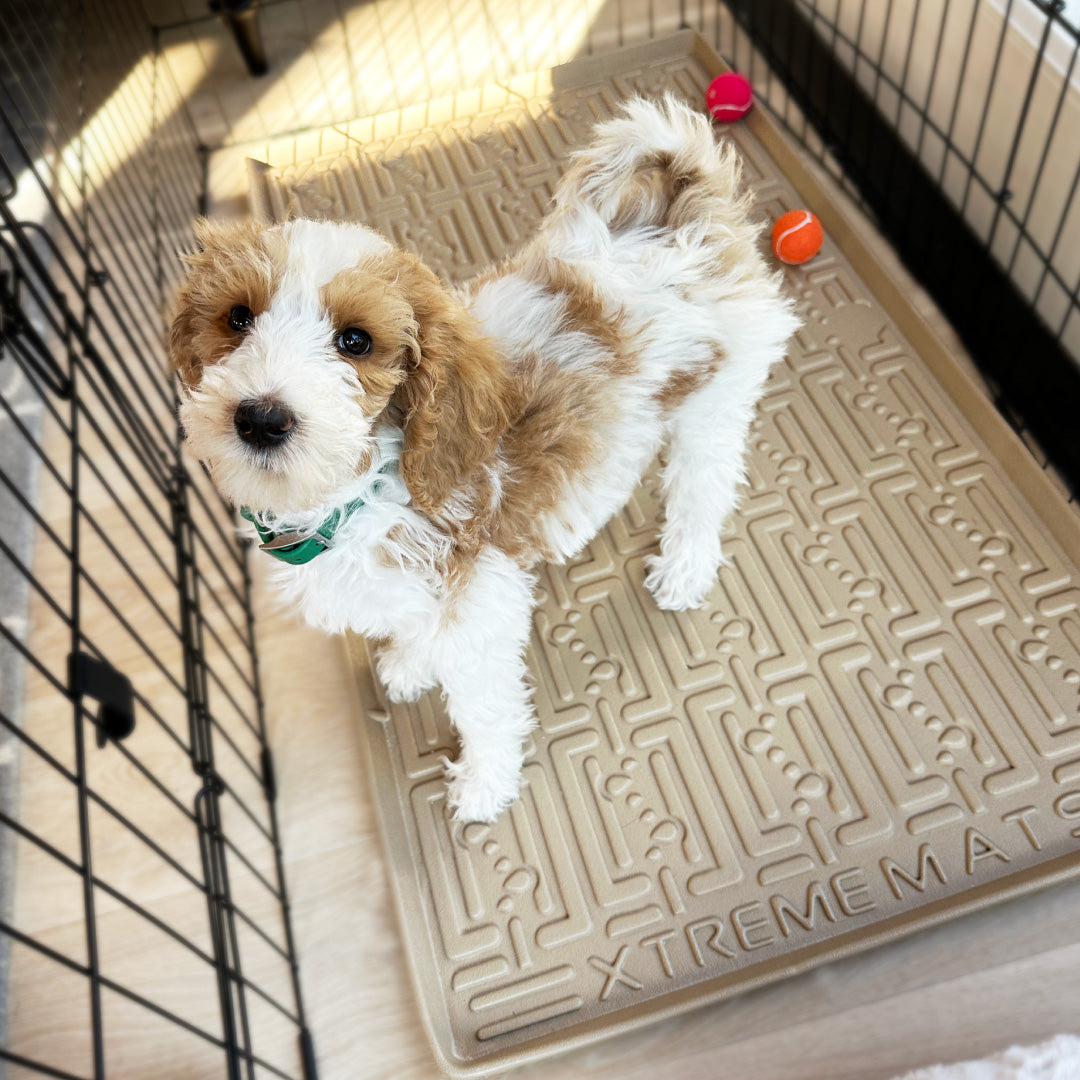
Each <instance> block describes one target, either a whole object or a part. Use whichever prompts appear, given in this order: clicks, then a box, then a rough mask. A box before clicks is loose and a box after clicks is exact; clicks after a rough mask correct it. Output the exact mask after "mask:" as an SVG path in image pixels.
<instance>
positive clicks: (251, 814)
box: [218, 774, 273, 843]
mask: <svg viewBox="0 0 1080 1080" xmlns="http://www.w3.org/2000/svg"><path fill="white" fill-rule="evenodd" d="M256 776H258V774H256ZM218 779H219V780H220V781H221V792H220V793H219V795H228V796H229V797H230V798H231V799H232V800H233V801H234V802H235V803H236V805H237V806H238V807H239V808H240V810H241V811H242V812H243V814H244V816H245V817H246V818H248V820H249V821H250V822H251V824H252V825H254V826H255V828H256V829H258V830H259V832H260V833H262V835H263V838H264V839H266V840H269V841H270V842H271V843H273V837H272V836H271V835H270V830H269V829H268V828H267V827H266V826H265V825H264V824H263V823H262V822H261V821H260V820H259V819H258V817H257V815H256V814H255V811H254V810H252V809H251V807H250V806H248V804H247V803H246V802H245V801H244V799H242V798H241V797H240V796H239V795H238V794H237V793H236V789H235V788H234V787H233V786H232V785H231V784H229V783H227V782H226V781H225V780H223V779H222V778H221V775H220V774H219V775H218ZM258 779H259V783H260V785H261V784H262V777H261V776H259V777H258Z"/></svg>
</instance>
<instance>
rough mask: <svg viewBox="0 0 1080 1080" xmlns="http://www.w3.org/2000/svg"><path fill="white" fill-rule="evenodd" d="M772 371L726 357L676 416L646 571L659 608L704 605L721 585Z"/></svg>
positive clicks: (762, 366) (681, 406) (674, 608)
mask: <svg viewBox="0 0 1080 1080" xmlns="http://www.w3.org/2000/svg"><path fill="white" fill-rule="evenodd" d="M767 374H768V364H754V365H749V364H743V365H737V364H736V363H734V362H733V361H730V360H728V361H724V365H723V366H721V368H720V369H719V370H718V371H717V373H716V374H715V375H713V376H712V378H711V379H710V380H709V382H708V383H707V384H706V385H705V386H703V387H702V388H701V389H700V390H698V391H696V392H695V393H693V394H692V395H691V396H689V397H688V398H686V399H685V400H684V401H683V402H682V403H681V404H680V405H679V406H678V407H677V409H676V410H675V412H674V413H673V415H672V416H671V419H670V421H669V444H668V460H667V465H666V466H665V467H664V470H663V473H662V475H661V482H662V489H663V499H664V524H663V527H662V528H661V532H660V554H659V555H653V556H650V557H649V559H648V561H647V567H648V575H647V577H646V578H645V586H646V588H647V589H648V590H649V591H650V592H651V593H652V594H653V597H654V598H655V599H656V602H657V604H658V605H659V606H660V607H661V608H665V609H667V610H675V611H681V610H684V609H686V608H696V607H701V606H702V605H703V604H704V603H705V598H706V595H707V594H708V592H709V590H710V589H711V588H712V587H713V586H714V585H715V584H716V573H717V570H718V569H719V567H720V566H721V565H723V561H724V559H723V552H722V551H721V545H720V530H721V528H722V527H723V525H724V522H725V521H726V520H727V518H728V516H729V515H730V513H731V512H732V510H733V509H734V508H735V503H736V501H737V497H738V492H737V488H738V486H739V484H741V483H742V482H743V480H744V479H745V453H746V437H747V433H748V431H749V428H750V421H751V419H752V418H753V414H754V406H755V405H756V404H757V401H758V398H759V397H760V396H761V388H762V386H763V384H764V382H765V378H766V376H767Z"/></svg>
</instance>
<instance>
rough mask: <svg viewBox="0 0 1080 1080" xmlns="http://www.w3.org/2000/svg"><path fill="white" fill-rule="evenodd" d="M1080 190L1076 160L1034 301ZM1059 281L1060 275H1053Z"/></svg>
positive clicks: (1059, 333)
mask: <svg viewBox="0 0 1080 1080" xmlns="http://www.w3.org/2000/svg"><path fill="white" fill-rule="evenodd" d="M1078 190H1080V162H1077V165H1076V171H1075V172H1074V173H1073V178H1072V183H1071V184H1070V185H1069V194H1068V197H1067V198H1066V199H1065V203H1064V206H1063V208H1062V211H1061V216H1060V217H1059V218H1058V225H1057V230H1056V232H1055V233H1054V240H1053V243H1052V244H1051V245H1050V251H1049V253H1048V254H1047V257H1046V259H1045V260H1044V262H1043V269H1042V274H1041V276H1040V277H1039V283H1038V285H1036V287H1035V295H1034V302H1037V301H1038V299H1039V297H1040V295H1041V294H1042V290H1043V286H1044V285H1045V284H1046V279H1047V277H1048V276H1050V275H1051V263H1052V260H1053V258H1054V256H1055V255H1057V250H1058V245H1059V244H1060V243H1061V238H1062V237H1063V236H1064V235H1065V222H1066V220H1067V218H1068V216H1069V213H1070V211H1071V210H1072V208H1073V206H1074V205H1075V201H1076V193H1077V191H1078ZM1053 276H1054V277H1056V278H1058V280H1059V281H1060V276H1059V275H1057V274H1054V275H1053ZM1062 287H1063V289H1064V290H1065V292H1066V294H1068V293H1069V291H1070V289H1069V286H1068V285H1065V284H1064V283H1063V284H1062ZM1074 301H1075V298H1074ZM1071 314H1072V308H1066V312H1065V317H1064V318H1063V319H1062V321H1061V324H1060V326H1059V327H1058V331H1057V336H1058V338H1060V337H1061V336H1062V334H1064V332H1065V323H1066V321H1067V320H1068V317H1069V315H1071Z"/></svg>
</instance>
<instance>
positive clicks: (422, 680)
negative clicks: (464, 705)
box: [375, 645, 436, 704]
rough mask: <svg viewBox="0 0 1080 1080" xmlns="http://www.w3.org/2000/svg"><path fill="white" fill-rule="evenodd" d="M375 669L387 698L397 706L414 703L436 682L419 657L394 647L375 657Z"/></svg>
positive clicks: (389, 647) (389, 646) (406, 650)
mask: <svg viewBox="0 0 1080 1080" xmlns="http://www.w3.org/2000/svg"><path fill="white" fill-rule="evenodd" d="M375 668H376V670H377V671H378V673H379V679H380V680H381V681H382V684H383V686H385V687H386V695H387V697H389V698H390V700H391V701H393V702H396V703H398V704H401V703H403V702H406V701H416V700H417V699H418V698H419V697H420V696H421V695H422V694H424V693H425V692H426V691H428V690H430V689H431V688H432V687H433V686H434V685H435V681H436V680H435V678H434V676H433V675H432V674H431V673H430V672H429V671H427V670H426V668H425V665H424V662H423V659H422V658H421V657H417V656H416V655H415V654H414V653H413V652H411V651H410V650H408V649H401V648H399V647H398V646H396V645H388V646H387V647H386V648H385V649H383V650H382V651H381V652H380V653H379V654H378V655H377V656H376V657H375Z"/></svg>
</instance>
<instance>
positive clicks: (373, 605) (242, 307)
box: [171, 98, 797, 821]
mask: <svg viewBox="0 0 1080 1080" xmlns="http://www.w3.org/2000/svg"><path fill="white" fill-rule="evenodd" d="M748 209H749V198H748V196H747V195H746V194H745V193H743V192H742V191H741V190H740V187H739V162H738V159H737V156H736V154H735V152H734V150H733V149H731V148H730V147H718V146H717V144H716V143H715V141H714V138H713V134H712V130H711V127H710V124H709V123H708V121H707V120H706V119H705V118H704V117H703V116H700V115H697V114H695V113H694V112H692V111H691V110H690V109H689V108H687V107H686V106H684V105H682V104H679V103H678V102H676V101H675V100H674V99H672V98H669V99H667V100H666V101H664V102H663V103H659V104H654V103H650V102H647V101H644V100H635V101H632V102H630V103H629V104H627V105H625V106H624V108H623V110H622V112H621V114H620V115H619V116H618V117H617V118H615V119H613V120H611V121H609V122H606V123H603V124H601V125H599V126H598V127H597V129H596V131H595V135H594V139H593V141H592V143H591V145H590V146H588V147H587V148H586V149H585V150H583V151H581V152H579V153H578V154H577V155H576V156H575V157H574V158H573V160H572V163H571V166H570V168H569V170H568V172H567V173H566V175H565V176H564V177H563V179H562V180H561V182H560V183H559V185H558V187H557V190H556V192H555V196H554V204H553V207H552V209H551V210H550V212H549V214H548V216H547V217H546V218H545V219H544V221H543V222H542V224H541V225H540V227H539V230H538V232H537V235H536V237H535V239H533V240H532V242H531V243H529V244H528V245H527V246H526V247H525V248H524V250H522V251H521V252H519V253H518V254H517V255H515V256H513V257H512V258H510V259H508V260H507V261H506V262H504V263H503V264H502V265H500V266H498V267H497V268H495V269H493V270H490V271H488V272H486V273H483V274H481V275H480V276H479V277H477V278H476V279H474V280H473V281H471V282H470V283H468V284H467V285H465V286H463V287H462V288H460V289H458V290H451V289H448V288H447V287H446V286H445V285H443V284H442V283H441V282H440V281H439V279H438V278H437V277H436V276H435V275H434V274H433V273H432V272H431V271H430V270H429V269H427V268H426V267H425V266H424V265H423V263H421V262H420V260H419V259H417V258H415V257H414V256H412V255H409V254H406V253H404V252H402V251H399V250H395V249H394V248H393V247H392V246H391V245H390V244H389V243H388V242H387V241H386V240H385V239H383V238H382V237H381V236H379V235H378V234H376V233H375V232H373V231H372V230H370V229H368V228H365V227H363V226H360V225H348V224H339V223H328V222H315V221H292V222H289V223H287V224H285V225H279V226H273V227H270V228H263V227H260V226H258V225H255V224H250V223H248V224H230V225H223V224H213V223H210V222H203V223H202V224H201V225H200V226H199V228H198V239H199V246H200V250H199V251H198V252H197V253H196V254H194V255H192V256H190V257H188V258H187V264H188V276H187V279H186V283H185V284H184V285H183V287H182V289H181V292H180V295H179V304H178V311H177V314H176V317H175V319H174V321H173V323H172V328H171V349H172V355H173V359H174V362H175V365H176V369H177V371H178V373H179V377H180V381H181V384H182V392H181V399H182V400H181V409H180V416H181V422H182V425H183V427H184V430H185V432H186V435H187V439H188V442H189V444H190V448H191V450H192V451H193V452H194V453H195V455H196V456H197V457H199V458H200V459H201V460H202V461H204V462H205V463H206V465H207V466H208V468H209V470H210V472H211V475H212V476H213V479H214V481H215V483H216V485H217V486H218V488H219V489H220V491H221V492H222V494H223V495H224V496H225V497H226V498H227V499H230V500H231V501H233V502H234V503H235V504H236V505H237V506H239V507H242V508H243V510H242V513H243V514H244V515H245V516H246V517H248V518H249V519H250V520H251V521H253V522H254V524H255V526H256V528H257V530H258V532H259V535H260V537H261V538H262V540H263V547H264V548H265V549H266V550H267V551H268V552H269V553H270V554H271V555H275V556H276V557H277V558H278V559H279V561H280V570H279V575H280V576H279V582H280V585H281V587H282V588H283V589H284V590H285V592H286V593H287V594H288V596H289V597H290V598H291V601H292V602H293V603H295V605H296V607H297V608H298V609H299V611H301V612H302V613H303V615H304V617H305V618H306V619H307V620H308V621H309V622H311V623H313V624H315V625H317V626H320V627H323V628H325V629H326V630H328V631H335V632H340V631H344V630H354V631H357V632H359V633H362V634H365V635H368V636H370V637H373V638H377V639H383V641H384V644H383V646H382V648H381V651H380V652H379V653H378V654H377V658H376V664H377V668H378V673H379V677H380V678H381V680H382V681H383V683H384V684H385V686H386V689H387V693H388V695H389V697H390V699H391V700H393V701H411V700H414V699H415V698H417V697H418V696H419V695H420V694H422V693H423V692H424V691H426V690H428V689H430V688H432V687H434V686H436V685H439V686H441V687H442V691H443V694H444V696H445V701H446V706H447V709H448V712H449V715H450V718H451V720H452V722H453V724H454V727H455V728H456V730H457V733H458V735H459V737H460V740H461V752H460V756H459V757H458V759H457V761H456V762H454V763H453V764H449V763H448V765H447V774H448V780H449V791H448V799H449V803H450V805H451V806H452V807H453V810H454V813H455V815H456V817H457V818H458V819H459V820H463V821H470V820H479V821H492V820H494V819H495V818H496V817H497V816H498V815H499V813H500V812H501V811H502V810H504V809H505V808H506V807H507V806H508V805H509V804H510V803H512V802H513V801H514V800H515V799H516V798H517V794H518V785H519V780H520V774H521V767H522V760H523V756H524V750H523V744H524V740H525V737H526V735H527V734H528V732H529V731H530V729H531V728H532V726H533V723H534V713H533V708H532V704H531V701H530V691H529V689H528V686H527V682H526V668H525V663H524V651H525V646H526V642H527V640H528V637H529V632H530V626H531V621H532V620H531V613H532V608H533V603H534V601H533V588H534V584H535V577H534V574H533V569H534V568H535V566H536V565H537V563H538V562H540V560H549V561H553V562H564V561H565V560H566V559H569V558H571V557H573V556H574V555H576V554H577V553H578V552H580V551H581V550H582V548H583V547H584V546H585V545H586V544H587V543H588V542H589V540H590V539H591V538H592V537H593V536H594V535H595V534H596V532H597V531H598V530H599V529H600V528H601V527H602V526H603V525H604V523H605V522H606V521H607V520H608V519H609V518H610V517H611V516H612V515H613V514H615V513H616V512H617V511H618V510H619V509H620V508H621V507H622V506H623V504H624V503H625V502H626V501H627V499H628V498H629V496H630V494H631V493H632V492H633V490H634V488H635V486H636V485H637V484H638V482H639V480H640V478H641V475H642V473H643V472H644V470H645V469H646V467H647V466H648V465H649V463H650V461H651V460H652V459H653V457H654V456H655V455H656V453H657V451H658V450H659V449H660V447H661V445H662V444H664V443H666V444H667V448H668V450H667V459H666V464H665V465H664V468H663V473H662V489H663V498H664V522H663V526H662V529H661V533H660V543H659V551H658V553H657V554H655V555H653V556H652V557H651V558H650V559H649V562H648V576H647V578H646V581H645V584H646V586H647V587H648V589H649V590H650V591H651V593H652V595H653V596H654V597H655V599H656V602H657V603H658V604H659V606H660V607H662V608H667V609H676V610H679V609H684V608H692V607H697V606H699V605H701V604H702V603H703V602H704V600H705V597H706V594H707V593H708V591H709V589H710V587H711V586H712V585H713V584H714V582H715V579H716V572H717V568H718V567H719V565H720V564H721V561H722V556H721V550H720V529H721V526H722V525H723V523H724V520H725V518H727V516H728V514H729V513H730V512H731V510H732V508H733V506H734V505H735V500H736V488H737V487H738V485H739V483H740V481H741V480H742V479H743V468H744V466H743V457H744V443H745V440H746V435H747V430H748V427H749V424H750V421H751V417H752V415H753V412H754V407H755V404H756V402H757V400H758V398H759V396H760V394H761V391H762V386H763V384H764V382H765V379H766V376H767V374H768V371H769V367H770V365H771V364H772V363H773V362H774V361H776V360H778V359H780V358H781V357H782V356H783V353H784V349H785V343H786V342H787V340H788V338H789V337H790V336H791V334H792V333H793V332H794V330H795V328H796V325H797V322H796V319H795V317H794V315H793V313H792V310H791V305H790V303H789V302H788V301H787V300H786V299H784V298H783V297H782V295H781V287H780V286H781V282H780V277H779V275H777V274H776V273H774V272H772V271H771V270H770V269H769V267H768V265H767V264H766V261H765V260H764V258H763V257H762V254H761V252H760V251H759V249H758V245H757V229H756V228H755V227H754V226H753V225H752V224H751V223H750V221H749V220H748V216H747V215H748Z"/></svg>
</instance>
